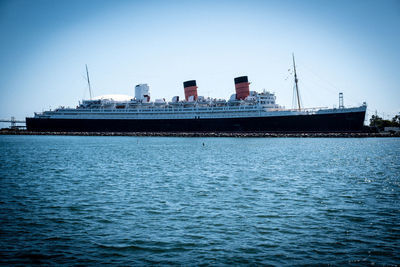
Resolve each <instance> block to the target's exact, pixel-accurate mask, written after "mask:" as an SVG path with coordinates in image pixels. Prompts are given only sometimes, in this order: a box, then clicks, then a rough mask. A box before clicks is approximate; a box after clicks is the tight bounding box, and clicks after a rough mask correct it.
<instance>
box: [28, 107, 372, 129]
mask: <svg viewBox="0 0 400 267" xmlns="http://www.w3.org/2000/svg"><path fill="white" fill-rule="evenodd" d="M364 119H365V111H362V112H344V113H326V114H312V115H291V116H268V117H248V118H215V119H206V118H204V119H154V120H153V119H149V120H144V119H140V120H139V119H132V120H131V119H52V118H26V127H27V130H28V131H37V132H46V131H48V132H360V131H362V130H363V124H364Z"/></svg>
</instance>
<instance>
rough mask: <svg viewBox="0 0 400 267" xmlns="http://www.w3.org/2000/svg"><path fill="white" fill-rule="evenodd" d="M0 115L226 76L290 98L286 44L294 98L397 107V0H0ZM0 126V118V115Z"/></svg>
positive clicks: (207, 88) (210, 83)
mask: <svg viewBox="0 0 400 267" xmlns="http://www.w3.org/2000/svg"><path fill="white" fill-rule="evenodd" d="M0 32H1V35H0V39H1V41H0V46H1V50H0V51H1V53H0V64H1V65H0V118H9V117H11V116H15V117H17V119H24V118H25V117H26V116H32V115H33V112H35V111H43V110H46V109H48V108H49V107H51V108H56V107H58V106H71V107H74V106H76V105H77V104H78V101H79V100H81V99H82V98H88V95H89V94H88V90H87V85H86V81H85V79H84V74H85V64H88V66H89V71H90V75H91V81H92V87H93V91H94V95H103V94H128V95H133V94H134V86H135V85H136V84H138V83H148V84H149V86H150V90H151V95H152V99H155V98H163V97H165V98H166V99H171V98H172V96H174V95H180V96H183V88H182V82H183V81H185V80H189V79H196V80H197V84H198V86H199V88H198V92H199V95H204V96H210V97H218V98H229V96H230V95H231V94H232V93H234V83H233V78H234V77H237V76H239V75H248V76H249V79H250V81H251V82H252V84H251V89H252V90H256V91H260V90H262V89H263V88H265V89H267V90H270V91H273V92H275V93H276V95H277V102H278V103H279V104H281V105H284V106H286V107H291V105H292V82H293V81H292V80H291V79H289V80H285V79H286V77H287V76H288V69H289V68H290V67H291V54H292V52H294V53H295V56H296V61H297V64H298V75H299V79H300V90H301V96H302V102H303V104H304V106H306V107H332V106H333V105H337V104H338V93H339V92H343V93H344V101H345V105H346V106H353V105H360V104H362V102H364V101H366V102H367V104H368V109H369V111H368V112H369V115H371V113H372V112H375V110H378V114H380V115H381V116H385V117H386V118H388V117H392V116H394V115H395V114H397V113H399V112H400V86H399V85H400V52H399V48H400V1H388V0H383V1H378V0H377V1H364V0H362V1H321V0H318V1H251V0H250V1H207V0H202V1H108V0H106V1H100V0H98V1H94V0H83V1H81V0H79V1H75V0H67V1H62V0H59V1H50V0H36V1H31V0H12V1H4V0H3V1H0ZM0 126H4V125H0Z"/></svg>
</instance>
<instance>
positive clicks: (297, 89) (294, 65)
mask: <svg viewBox="0 0 400 267" xmlns="http://www.w3.org/2000/svg"><path fill="white" fill-rule="evenodd" d="M292 57H293V68H294V83H295V85H296V95H297V105H298V107H299V110H300V109H301V107H300V96H299V85H298V84H297V82H298V81H299V80H298V79H297V73H296V63H295V61H294V53H293V54H292Z"/></svg>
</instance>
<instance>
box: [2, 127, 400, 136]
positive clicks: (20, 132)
mask: <svg viewBox="0 0 400 267" xmlns="http://www.w3.org/2000/svg"><path fill="white" fill-rule="evenodd" d="M0 135H67V136H157V137H162V136H169V137H304V138H310V137H332V138H334V137H336V138H364V137H400V133H368V132H357V133H284V132H275V133H270V132H32V131H25V130H13V129H2V130H1V131H0Z"/></svg>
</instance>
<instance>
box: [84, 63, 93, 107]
mask: <svg viewBox="0 0 400 267" xmlns="http://www.w3.org/2000/svg"><path fill="white" fill-rule="evenodd" d="M85 66H86V77H87V82H88V86H89V95H90V100H92V87H91V86H90V79H89V71H88V67H87V64H86V65H85Z"/></svg>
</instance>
